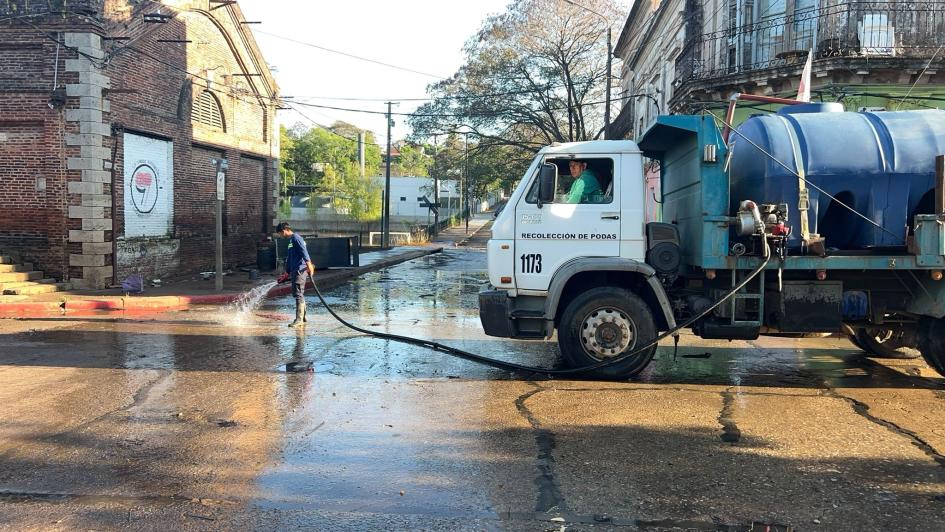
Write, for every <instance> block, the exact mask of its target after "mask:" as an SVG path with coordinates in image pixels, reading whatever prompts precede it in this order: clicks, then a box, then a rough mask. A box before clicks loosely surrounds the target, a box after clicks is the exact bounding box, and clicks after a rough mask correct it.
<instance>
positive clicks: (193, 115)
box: [190, 91, 226, 131]
mask: <svg viewBox="0 0 945 532" xmlns="http://www.w3.org/2000/svg"><path fill="white" fill-rule="evenodd" d="M190 122H191V123H193V124H203V125H205V126H208V127H211V128H214V129H219V130H220V131H226V124H225V123H224V122H223V108H222V107H221V106H220V100H218V99H217V97H216V95H214V94H213V93H212V92H210V91H203V92H202V93H200V96H198V97H197V101H195V102H194V107H193V109H191V111H190Z"/></svg>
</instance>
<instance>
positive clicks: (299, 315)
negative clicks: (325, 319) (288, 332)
mask: <svg viewBox="0 0 945 532" xmlns="http://www.w3.org/2000/svg"><path fill="white" fill-rule="evenodd" d="M303 325H305V303H302V304H301V305H295V321H293V322H292V323H290V324H289V327H292V328H296V327H302V326H303Z"/></svg>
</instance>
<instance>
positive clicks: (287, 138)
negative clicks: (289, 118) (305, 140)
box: [279, 125, 295, 192]
mask: <svg viewBox="0 0 945 532" xmlns="http://www.w3.org/2000/svg"><path fill="white" fill-rule="evenodd" d="M294 152H295V137H294V136H293V135H292V132H291V131H289V130H288V129H286V127H285V126H283V125H280V126H279V177H280V182H281V183H282V187H283V189H282V190H283V192H284V191H285V186H286V185H294V184H295V170H294V169H293V168H292V155H293V153H294Z"/></svg>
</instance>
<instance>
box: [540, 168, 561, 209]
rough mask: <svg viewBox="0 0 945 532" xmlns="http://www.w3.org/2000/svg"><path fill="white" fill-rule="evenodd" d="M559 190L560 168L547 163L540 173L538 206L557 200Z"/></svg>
mask: <svg viewBox="0 0 945 532" xmlns="http://www.w3.org/2000/svg"><path fill="white" fill-rule="evenodd" d="M557 189H558V166H557V165H554V164H551V163H545V164H543V165H541V170H539V172H538V204H539V205H541V204H542V203H551V202H553V201H554V200H555V190H557Z"/></svg>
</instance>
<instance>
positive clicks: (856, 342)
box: [844, 333, 866, 354]
mask: <svg viewBox="0 0 945 532" xmlns="http://www.w3.org/2000/svg"><path fill="white" fill-rule="evenodd" d="M844 334H846V335H847V340H850V343H851V344H853V346H854V347H856V348H857V349H859V350H860V351H863V353H864V354H866V348H865V347H863V345H862V344H860V341H859V340H858V339H857V337H856V333H854V334H850V333H844Z"/></svg>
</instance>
